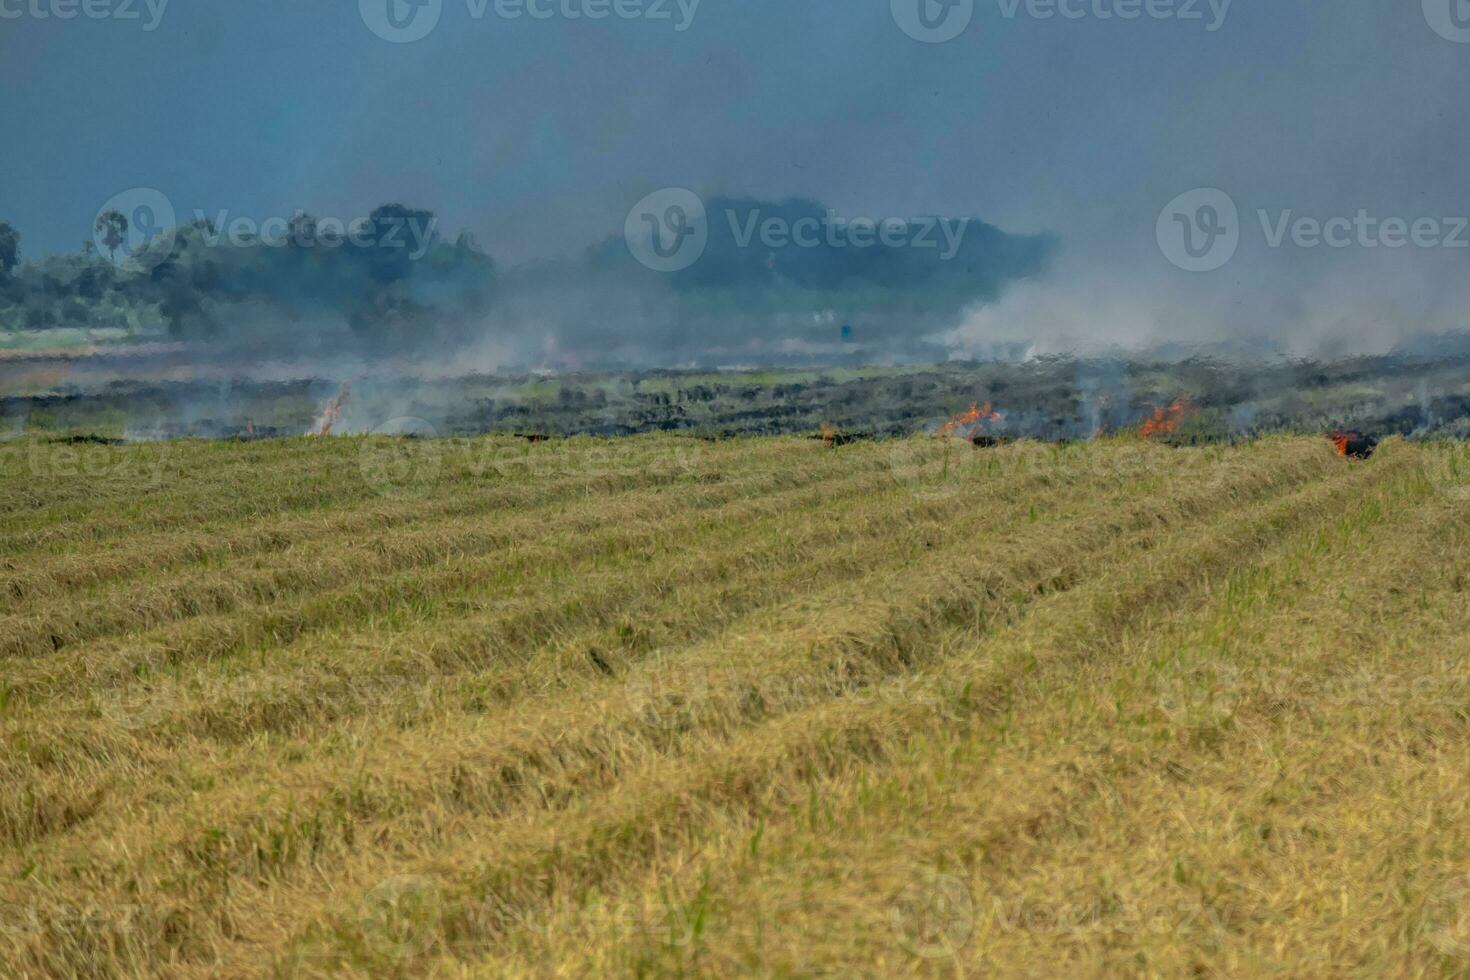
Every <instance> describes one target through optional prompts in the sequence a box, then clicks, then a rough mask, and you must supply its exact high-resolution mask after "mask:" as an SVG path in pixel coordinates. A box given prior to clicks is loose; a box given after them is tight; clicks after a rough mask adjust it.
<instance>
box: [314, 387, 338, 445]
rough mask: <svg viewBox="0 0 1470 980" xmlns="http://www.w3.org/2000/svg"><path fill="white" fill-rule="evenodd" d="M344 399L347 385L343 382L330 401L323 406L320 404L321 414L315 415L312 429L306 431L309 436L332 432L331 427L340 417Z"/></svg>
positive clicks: (326, 434) (327, 434) (324, 434)
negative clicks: (315, 418)
mask: <svg viewBox="0 0 1470 980" xmlns="http://www.w3.org/2000/svg"><path fill="white" fill-rule="evenodd" d="M346 401H347V385H345V384H344V385H343V386H342V389H341V390H340V391H338V392H337V395H336V397H334V398H333V399H332V400H331V401H329V402H327V403H326V404H325V405H324V406H322V414H321V415H319V416H317V420H316V423H315V425H314V429H313V431H311V432H308V433H307V435H309V436H329V435H331V434H332V427H333V426H335V425H336V424H337V420H338V419H340V418H341V417H342V405H343V404H344V403H345V402H346Z"/></svg>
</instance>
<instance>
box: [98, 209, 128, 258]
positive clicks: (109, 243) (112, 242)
mask: <svg viewBox="0 0 1470 980" xmlns="http://www.w3.org/2000/svg"><path fill="white" fill-rule="evenodd" d="M93 230H94V231H96V232H97V233H98V234H100V235H101V236H102V245H103V247H104V248H106V249H107V257H108V258H109V259H111V260H113V261H114V262H116V261H117V250H118V249H119V248H120V247H121V246H122V243H123V242H125V241H127V238H128V219H127V216H126V215H124V214H123V213H122V212H121V211H105V212H103V213H102V214H99V215H98V216H97V225H96V227H95V228H94V229H93Z"/></svg>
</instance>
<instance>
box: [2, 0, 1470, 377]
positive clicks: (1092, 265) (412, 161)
mask: <svg viewBox="0 0 1470 980" xmlns="http://www.w3.org/2000/svg"><path fill="white" fill-rule="evenodd" d="M918 4H919V0H913V2H912V3H909V2H907V0H894V2H892V3H889V2H878V0H874V2H864V3H844V4H836V3H814V4H788V3H780V2H772V0H747V2H742V3H731V2H728V0H724V2H722V0H703V2H697V3H696V2H693V0H686V2H683V3H672V2H667V3H666V2H662V0H643V2H633V0H625V2H621V3H619V4H617V5H616V8H615V9H614V8H613V7H612V6H611V5H608V6H607V7H606V8H604V7H603V6H601V5H599V4H597V3H596V2H595V0H564V2H560V3H558V4H551V3H549V2H545V0H528V2H527V3H525V4H521V3H505V2H502V0H497V2H494V3H489V4H488V5H487V4H485V3H476V2H472V0H471V2H465V0H443V2H441V0H421V2H418V3H415V4H410V3H408V2H406V0H384V2H381V3H377V2H368V0H364V2H363V3H361V4H359V5H350V4H349V5H341V4H338V5H328V6H321V7H312V6H303V5H301V4H295V3H288V2H285V0H263V2H259V3H253V4H250V5H247V6H220V5H205V4H198V3H186V2H184V0H174V2H171V3H169V2H157V3H154V4H147V5H144V4H128V5H124V4H122V3H120V2H117V3H111V4H100V5H89V7H88V11H91V13H88V14H86V15H84V16H81V15H79V16H71V17H66V16H65V12H66V8H65V7H64V5H61V6H58V5H56V4H54V2H53V0H27V2H26V3H25V4H21V3H19V2H18V0H8V2H7V3H6V4H5V5H4V6H3V10H0V81H3V82H4V84H5V87H6V89H7V90H10V91H17V90H19V89H21V88H22V87H24V89H25V90H26V91H27V93H28V95H27V97H26V98H25V100H23V101H21V100H6V104H5V105H4V106H3V107H0V121H3V134H4V138H3V139H0V174H3V177H4V180H3V184H0V221H5V222H8V223H9V224H10V225H11V226H13V227H14V228H15V229H16V230H18V231H19V233H20V235H21V241H20V245H21V254H22V256H23V258H24V259H26V260H29V261H30V262H31V263H32V266H33V267H32V268H31V270H30V272H29V273H28V272H27V271H26V269H27V266H25V265H20V266H18V267H17V269H16V270H15V277H16V279H17V281H18V282H21V283H22V284H23V286H24V288H22V286H21V285H17V284H16V283H12V284H11V288H10V289H9V291H8V293H5V295H0V326H3V327H4V328H5V329H7V330H17V329H24V328H32V329H34V328H65V327H68V326H83V325H86V326H92V327H95V326H97V325H99V324H101V323H104V322H109V323H110V322H120V321H125V322H126V323H128V324H129V326H130V328H138V327H147V328H149V329H154V330H156V331H160V332H165V333H167V334H168V335H169V336H171V337H173V338H174V339H180V338H182V339H188V340H193V341H199V340H202V341H204V342H207V343H210V344H220V343H222V342H226V341H229V342H238V341H242V340H243V341H244V342H245V343H246V344H247V345H256V346H265V347H268V348H270V349H273V350H280V349H282V348H283V347H284V348H289V349H293V350H300V351H305V352H321V351H324V350H325V351H340V350H343V349H354V350H357V349H362V350H365V351H367V352H369V353H372V352H375V351H381V350H382V349H384V347H385V346H386V348H388V349H391V350H394V351H395V352H400V353H401V352H405V351H406V352H408V353H411V354H412V355H414V357H415V358H429V359H441V360H445V361H449V362H451V363H455V362H457V361H456V359H457V358H458V357H459V354H458V352H461V351H466V350H467V351H469V352H470V354H469V357H470V360H469V361H467V362H464V363H469V364H473V365H474V366H477V367H481V368H485V369H509V368H525V367H553V368H568V367H570V368H577V367H586V368H593V367H630V366H648V365H662V366H672V365H687V364H701V365H718V364H732V363H733V364H753V363H787V362H789V361H792V360H807V361H823V360H832V359H833V358H836V357H846V356H848V355H851V354H852V352H854V351H858V352H860V353H861V354H862V356H863V357H864V358H866V359H869V360H891V359H908V360H924V361H933V360H938V359H943V358H945V357H950V356H965V357H969V356H980V357H987V356H995V355H1003V356H1015V355H1016V354H1026V353H1038V352H1040V353H1056V352H1080V353H1087V352H1095V351H1098V350H1103V349H1108V348H1110V347H1112V346H1114V345H1122V346H1124V347H1130V348H1131V347H1152V346H1157V345H1160V344H1170V345H1206V346H1211V347H1218V346H1219V345H1222V344H1224V345H1229V346H1236V347H1239V346H1245V347H1250V348H1265V349H1269V350H1272V351H1277V352H1284V353H1290V354H1297V355H1310V356H1324V355H1341V354H1351V353H1381V352H1384V351H1387V350H1389V349H1391V348H1392V347H1394V346H1395V345H1396V344H1398V343H1400V342H1402V341H1404V340H1405V339H1406V338H1410V337H1414V336H1416V335H1419V334H1423V333H1439V332H1444V331H1452V330H1458V329H1465V328H1466V327H1467V326H1470V324H1467V322H1466V319H1467V318H1466V317H1465V316H1464V314H1463V310H1464V309H1465V304H1466V300H1467V299H1470V286H1467V282H1470V278H1467V276H1466V275H1465V270H1466V262H1467V261H1470V233H1467V232H1466V231H1465V225H1464V223H1463V220H1462V218H1461V216H1465V215H1470V184H1467V182H1466V180H1465V179H1464V173H1463V166H1462V164H1463V161H1464V159H1465V158H1466V156H1467V150H1470V145H1467V143H1470V134H1467V132H1466V130H1465V128H1464V127H1463V126H1461V125H1458V124H1457V121H1456V120H1457V115H1458V111H1459V108H1460V104H1461V102H1462V99H1463V92H1464V83H1465V81H1466V80H1467V78H1470V44H1466V43H1460V42H1463V41H1465V40H1467V35H1470V31H1466V30H1464V29H1463V28H1462V27H1461V26H1460V21H1459V19H1458V18H1457V16H1456V14H1457V8H1455V7H1454V5H1453V3H1452V2H1451V0H1444V2H1443V3H1439V2H1438V0H1425V2H1424V3H1423V4H1413V3H1409V4H1399V5H1382V4H1368V3H1355V4H1334V5H1322V4H1316V5H1309V4H1265V3H1246V2H1240V0H1238V2H1234V3H1230V2H1225V0H1218V2H1213V3H1193V2H1187V0H1178V2H1163V0H1156V2H1152V3H1149V4H1148V5H1146V7H1145V6H1144V5H1141V4H1130V3H1129V2H1128V0H1096V2H1092V3H1086V4H1084V3H1081V2H1078V0H1065V2H1061V3H1059V4H1049V3H1045V2H1035V0H1032V2H1026V3H1018V2H1008V0H993V2H977V3H971V2H969V0H964V2H958V3H955V4H945V3H940V2H938V0H923V4H924V6H923V7H922V8H920V7H919V6H918ZM53 7H54V8H55V9H53ZM1441 7H1442V8H1443V9H1442V10H1441V9H1440V8H1441ZM1421 8H1422V9H1421ZM599 13H601V14H605V16H600V17H599V16H597V15H598V14H599ZM920 13H922V14H924V16H925V18H927V20H925V19H919V14H920ZM103 14H105V16H103ZM926 23H929V24H937V25H939V26H938V28H936V29H931V28H928V27H925V24H926ZM420 34H422V36H421V37H419V36H418V35H420ZM951 35H953V36H951ZM415 38H416V39H415ZM410 39H411V40H410ZM752 52H759V56H758V57H754V56H752ZM140 189H142V190H144V191H146V192H147V193H148V194H150V195H157V197H151V196H150V197H148V198H147V202H149V208H147V209H145V210H144V211H138V210H136V208H137V206H138V204H139V201H140V200H142V199H141V198H140V197H139V193H140ZM677 189H687V190H688V191H690V192H692V196H693V197H694V198H695V199H696V200H697V201H698V203H699V204H700V205H701V206H702V207H703V209H704V214H705V216H706V219H707V220H706V223H705V224H706V227H707V231H708V234H709V239H708V245H707V246H706V247H705V248H704V249H703V250H702V251H701V252H700V254H699V255H698V257H697V258H695V259H694V260H693V261H692V263H691V264H690V265H688V266H687V267H685V268H681V269H677V270H673V271H667V270H660V269H658V268H650V267H648V266H649V264H650V263H647V262H645V263H642V264H640V263H639V262H637V261H634V255H630V252H631V253H634V254H636V251H637V248H636V247H634V246H630V242H629V241H628V240H627V236H626V235H625V234H624V232H625V231H628V233H629V235H633V236H635V237H636V235H637V234H640V233H642V234H647V233H648V230H649V229H652V230H654V231H656V232H657V233H658V234H660V235H661V236H662V245H663V246H664V247H665V248H666V249H674V248H677V247H680V246H681V245H682V243H683V242H684V241H685V239H684V238H682V237H680V226H678V225H677V224H676V222H675V218H676V216H677V214H682V213H686V212H685V211H680V212H675V211H671V210H670V207H672V206H673V203H671V201H673V200H674V199H670V198H668V197H667V196H665V197H660V196H659V194H660V193H661V192H662V193H664V194H665V195H667V194H668V193H670V192H672V191H674V190H677ZM1212 189H1215V191H1218V192H1219V193H1215V192H1214V191H1212ZM1221 194H1223V197H1222V196H1220V195H1221ZM119 195H121V198H120V199H119ZM650 195H652V197H650ZM1201 195H1203V196H1201ZM159 200H161V201H163V202H165V204H166V207H167V210H168V211H169V212H171V213H172V216H173V217H174V218H175V220H176V221H177V223H179V224H190V223H192V222H196V221H198V220H199V219H201V218H204V219H207V221H208V222H210V224H211V225H212V226H213V233H212V234H213V235H214V236H215V237H218V238H222V239H223V244H219V243H216V244H212V245H207V246H202V247H198V248H195V249H193V250H192V251H188V250H185V251H187V252H188V254H183V255H180V254H174V255H172V256H171V257H167V253H164V252H158V253H157V254H155V255H154V257H153V258H151V259H148V260H147V261H146V262H145V263H144V264H143V266H142V267H141V268H142V271H141V272H140V271H139V270H138V267H137V265H136V262H134V264H133V266H130V265H129V262H130V261H133V260H130V259H129V258H128V255H129V252H130V250H131V246H133V245H135V244H138V243H140V242H141V241H142V240H143V239H144V238H146V237H147V234H148V233H150V232H151V233H156V232H158V231H161V230H163V227H162V226H163V225H164V224H166V223H164V222H161V221H160V214H161V212H160V210H159V209H158V208H156V207H154V206H153V205H154V204H156V202H157V201H159ZM109 202H114V203H116V204H118V205H120V207H121V211H120V213H122V212H127V213H130V214H132V216H133V217H134V221H133V222H132V225H131V227H130V228H129V229H128V231H127V232H126V233H125V234H124V235H122V239H121V240H122V247H121V248H120V249H119V251H120V253H121V254H120V255H119V254H112V255H111V256H107V255H105V253H106V252H107V251H108V249H106V248H105V247H103V246H98V247H97V250H96V253H95V254H94V256H93V258H92V259H90V260H87V261H89V262H90V261H93V260H100V259H101V258H103V257H111V258H113V259H115V260H120V265H119V268H118V269H117V270H116V273H115V278H114V279H113V280H109V281H107V282H103V283H101V284H100V285H99V284H98V283H97V282H96V281H95V280H97V279H98V277H99V275H100V274H89V273H87V272H86V270H85V269H80V268H79V267H78V265H77V264H78V263H81V262H82V261H83V260H82V259H79V258H75V257H74V258H73V259H72V260H68V261H69V262H71V264H70V265H68V264H66V263H62V264H60V265H54V264H53V267H52V268H51V278H50V279H49V280H48V279H47V278H46V276H45V275H43V271H42V270H41V269H40V267H39V266H38V265H37V263H44V262H46V261H52V262H53V263H55V262H58V261H59V260H56V259H54V258H52V259H48V256H49V257H55V256H58V255H62V254H63V253H67V254H71V253H75V252H76V251H77V247H78V244H79V243H80V242H81V241H82V240H83V239H84V238H87V237H88V236H89V235H90V234H92V232H93V230H94V225H95V224H96V221H97V219H98V216H99V212H103V211H105V210H106V208H105V205H107V204H108V203H109ZM389 202H401V203H402V204H404V205H406V206H407V208H408V209H410V210H412V209H422V210H420V211H413V213H428V212H432V215H433V217H434V223H433V224H432V226H429V225H425V226H424V227H422V228H420V229H419V232H420V234H418V235H417V236H406V238H405V241H406V245H405V247H404V249H403V250H404V251H405V252H408V253H412V255H413V257H412V258H411V259H409V260H407V261H399V257H397V256H395V258H394V261H393V262H389V263H383V262H378V261H375V260H374V259H373V258H372V257H371V256H370V257H369V258H367V259H366V260H362V261H357V260H346V261H330V260H321V252H322V250H321V249H318V250H317V252H316V253H314V255H313V257H312V261H311V262H308V263H297V264H293V263H292V261H291V260H289V259H286V258H283V253H285V252H288V251H290V248H289V246H288V247H286V248H281V249H276V250H275V252H274V253H273V254H271V255H267V256H261V255H259V254H256V253H260V252H262V251H268V249H263V248H262V246H260V245H258V244H256V242H255V240H254V239H253V238H250V237H249V236H246V237H245V238H244V239H242V238H241V237H240V236H238V235H235V234H233V233H227V232H226V229H228V228H230V227H232V226H238V227H247V228H253V229H256V230H263V231H264V233H265V234H266V237H267V238H269V237H270V234H271V229H272V228H274V229H275V232H276V234H277V236H278V237H279V236H280V233H281V232H282V231H283V230H284V229H285V228H286V226H287V222H289V221H291V220H292V219H293V218H294V217H295V216H297V214H298V212H302V211H304V212H308V213H309V214H310V215H312V216H314V217H315V218H316V219H318V220H324V221H329V222H335V223H337V225H338V226H339V227H340V228H342V229H348V228H350V227H351V226H352V223H353V222H354V221H361V220H362V219H364V218H366V217H367V216H369V215H370V214H372V213H373V212H374V210H375V209H377V208H379V207H380V206H381V205H384V204H385V203H389ZM649 202H651V203H649ZM130 208H132V210H129V209H130ZM640 209H641V210H640ZM140 214H142V215H144V217H145V219H146V220H144V221H142V222H140V221H139V220H137V219H138V216H139V215H140ZM803 217H815V218H817V219H818V220H819V222H820V225H821V227H822V229H823V231H822V233H821V234H815V233H814V231H813V229H814V228H815V226H807V234H806V235H805V236H804V235H803V234H802V229H801V228H800V227H793V226H794V225H796V223H797V222H800V221H801V219H802V218H803ZM695 218H696V220H697V219H698V215H697V214H696V215H695ZM935 218H945V219H948V220H949V221H950V222H951V224H950V225H949V226H948V228H949V229H950V230H953V231H954V232H956V234H955V236H954V237H951V238H948V239H947V238H946V237H945V235H944V234H943V233H942V231H943V229H945V227H946V226H944V225H939V226H938V228H937V229H936V228H934V226H933V225H932V224H929V223H931V222H932V221H933V219H935ZM645 219H651V220H652V221H653V224H652V225H647V226H645V225H644V224H643V222H644V220H645ZM1303 219H1305V221H1306V223H1305V224H1303V223H1302V221H1303ZM772 220H775V221H777V222H779V223H780V224H779V226H772V227H771V228H770V229H769V232H770V233H768V228H767V226H766V224H765V223H766V222H768V221H772ZM241 221H243V222H244V225H237V223H238V222H241ZM864 222H867V223H870V224H871V225H872V227H873V229H874V230H873V231H872V232H870V233H869V234H868V238H869V239H870V244H868V245H867V246H862V245H856V246H854V245H853V244H852V239H851V236H850V234H849V232H850V228H851V226H852V225H853V223H857V225H858V226H859V227H861V226H862V224H863V223H864ZM155 224H157V225H158V227H154V226H153V225H155ZM926 224H929V227H930V229H931V233H930V234H923V233H922V229H923V228H924V227H925V226H926ZM140 225H141V226H142V227H140ZM834 227H837V228H842V229H848V230H849V231H845V232H843V233H841V234H838V235H836V236H834V235H833V234H831V230H832V228H834ZM885 228H886V229H887V230H888V231H890V232H891V233H892V234H891V235H889V236H884V235H882V231H883V230H884V229H885ZM462 231H467V232H469V233H470V236H471V237H464V238H461V234H460V233H461V232H462ZM380 232H381V229H379V233H377V234H374V235H372V236H369V237H370V240H371V243H372V247H373V248H379V246H381V245H382V237H383V236H382V234H381V233H380ZM1186 233H1187V235H1188V236H1189V237H1188V239H1187V240H1186V238H1185V235H1186ZM196 237H197V236H196ZM205 237H209V236H205ZM873 239H877V240H876V241H873ZM99 240H100V237H99ZM435 241H437V242H438V245H437V246H435V245H434V242H435ZM926 242H927V243H929V244H924V243H926ZM174 244H175V245H177V244H178V242H177V241H175V242H174ZM195 244H196V245H197V242H196V243H195ZM931 246H932V247H931ZM353 248H355V246H353V245H351V244H349V245H345V246H343V251H351V250H353ZM1200 249H1203V250H1204V252H1205V253H1206V254H1205V255H1204V258H1203V260H1201V259H1200V258H1199V257H1194V258H1191V256H1190V252H1191V251H1198V250H1200ZM242 251H243V252H245V253H246V255H245V257H242V256H240V255H237V254H235V253H237V252H242ZM358 258H359V259H361V256H360V255H359V256H358ZM0 264H3V263H0ZM653 264H654V265H658V263H656V262H655V263H653ZM1205 266H1208V268H1204V267H1205ZM1191 269H1199V270H1201V271H1190V270H1191ZM87 275H92V279H91V280H89V281H91V282H92V285H91V286H89V287H87V288H90V289H91V290H92V292H93V293H96V294H97V295H95V296H87V295H82V296H80V297H78V296H77V295H75V290H76V289H77V287H76V281H77V280H78V278H85V277H86V276H87ZM129 276H135V277H138V276H140V277H142V278H141V280H140V281H138V282H133V283H131V284H129V283H127V282H123V281H122V280H126V279H128V277H129ZM56 283H60V285H56ZM0 292H4V290H0ZM99 297H100V298H99ZM68 300H71V301H72V302H71V304H70V305H68V302H67V301H68ZM104 300H105V302H104ZM119 311H122V312H121V313H120V312H119Z"/></svg>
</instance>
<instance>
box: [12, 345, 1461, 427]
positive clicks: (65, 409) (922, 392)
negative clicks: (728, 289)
mask: <svg viewBox="0 0 1470 980" xmlns="http://www.w3.org/2000/svg"><path fill="white" fill-rule="evenodd" d="M1467 352H1470V347H1467V344H1466V341H1465V340H1464V338H1463V337H1450V338H1442V339H1441V340H1440V341H1438V342H1425V343H1423V344H1421V345H1420V348H1416V349H1415V350H1405V351H1402V352H1399V353H1397V354H1394V355H1392V356H1383V357H1358V358H1350V359H1344V360H1338V361H1323V362H1314V361H1281V360H1264V359H1260V358H1255V359H1250V358H1235V359H1207V358H1193V359H1189V360H1182V361H1181V360H1170V361H1157V360H1148V359H1139V358H1134V359H1131V360H1097V359H1093V360H1079V359H1072V358H1062V357H1056V358H1038V359H1033V360H1029V361H1023V362H1005V363H1000V362H988V363H958V362H956V363H950V364H946V365H942V366H937V367H887V368H872V367H840V368H827V369H779V370H759V371H758V370H723V371H640V372H624V373H559V374H551V373H541V374H530V375H518V376H517V375H493V374H466V368H465V366H464V365H463V364H459V363H455V364H450V365H449V366H448V367H445V366H439V367H437V368H433V369H430V368H428V367H426V366H425V365H423V364H418V365H413V364H394V363H384V364H377V365H372V366H365V365H363V364H361V363H356V364H350V363H345V362H340V363H333V362H308V363H301V362H295V363H282V362H273V361H269V360H259V359H255V360H240V359H237V358H230V357H226V356H224V355H222V354H220V353H219V352H214V353H212V354H207V355H206V354H204V353H201V352H196V351H189V350H186V349H182V348H178V349H173V348H168V349H127V348H120V349H118V350H116V351H114V352H113V353H110V354H96V355H92V356H77V357H72V356H61V355H49V356H24V357H22V356H17V357H12V358H9V359H0V392H3V393H4V394H3V395H0V437H3V436H12V437H13V436H15V435H18V434H21V433H24V432H42V433H48V434H51V435H57V434H63V435H84V436H95V437H99V438H108V439H127V440H149V439H172V438H180V437H202V438H269V437H283V436H287V437H289V436H298V435H301V434H303V433H306V432H312V431H318V430H319V428H320V424H321V419H322V414H323V410H324V408H325V406H327V405H328V404H331V403H335V404H336V405H337V410H338V416H339V417H337V418H336V419H335V420H334V421H335V424H334V427H333V429H332V431H333V432H334V433H335V434H338V435H360V434H367V433H374V432H377V433H400V434H401V433H403V432H412V433H414V434H420V435H426V434H436V435H440V436H474V435H481V434H485V433H510V434H515V433H520V434H542V435H546V436H549V437H559V436H570V435H593V436H615V435H629V434H633V433H639V432H682V433H687V434H691V435H699V436H704V437H707V438H729V437H733V436H751V435H792V434H815V433H818V432H820V431H821V430H822V427H823V426H824V425H825V426H830V427H832V428H835V429H837V430H838V431H840V432H842V433H845V434H847V435H849V436H852V437H859V438H867V437H880V438H882V437H893V436H907V435H910V434H913V433H916V432H924V431H932V430H933V429H934V428H935V427H936V426H938V425H941V424H942V423H943V422H944V420H946V419H948V418H951V417H953V416H954V415H956V414H958V413H962V412H964V411H965V410H966V409H967V408H969V406H971V405H979V404H982V403H990V404H991V405H992V406H993V407H994V409H995V410H996V411H997V413H998V415H999V418H998V419H997V420H996V421H997V423H998V424H995V425H989V426H987V434H988V435H992V436H996V437H1002V438H1034V439H1042V440H1049V441H1056V440H1063V439H1067V440H1076V439H1087V438H1091V437H1093V436H1094V435H1097V434H1099V433H1103V434H1106V433H1111V432H1118V431H1122V430H1125V429H1128V428H1131V427H1136V426H1138V425H1140V424H1142V423H1143V422H1144V421H1145V420H1147V419H1148V418H1149V417H1150V415H1151V414H1152V413H1154V412H1156V411H1157V410H1159V409H1160V408H1167V407H1168V406H1171V405H1173V404H1175V403H1176V402H1182V403H1185V404H1187V405H1189V406H1190V412H1189V419H1188V424H1187V425H1185V426H1184V427H1183V429H1184V432H1183V433H1182V435H1183V436H1184V437H1185V438H1187V439H1188V440H1189V441H1195V442H1199V441H1221V440H1224V441H1228V440H1232V439H1238V438H1250V437H1253V436H1256V435H1260V434H1264V433H1272V432H1303V433H1307V432H1310V433H1327V432H1330V431H1332V430H1333V429H1351V430H1356V431H1360V432H1362V433H1364V434H1365V435H1368V436H1370V437H1373V438H1384V437H1386V436H1390V435H1403V436H1407V437H1411V438H1416V439H1418V438H1450V439H1460V438H1465V437H1466V436H1467V435H1470V353H1467Z"/></svg>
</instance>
